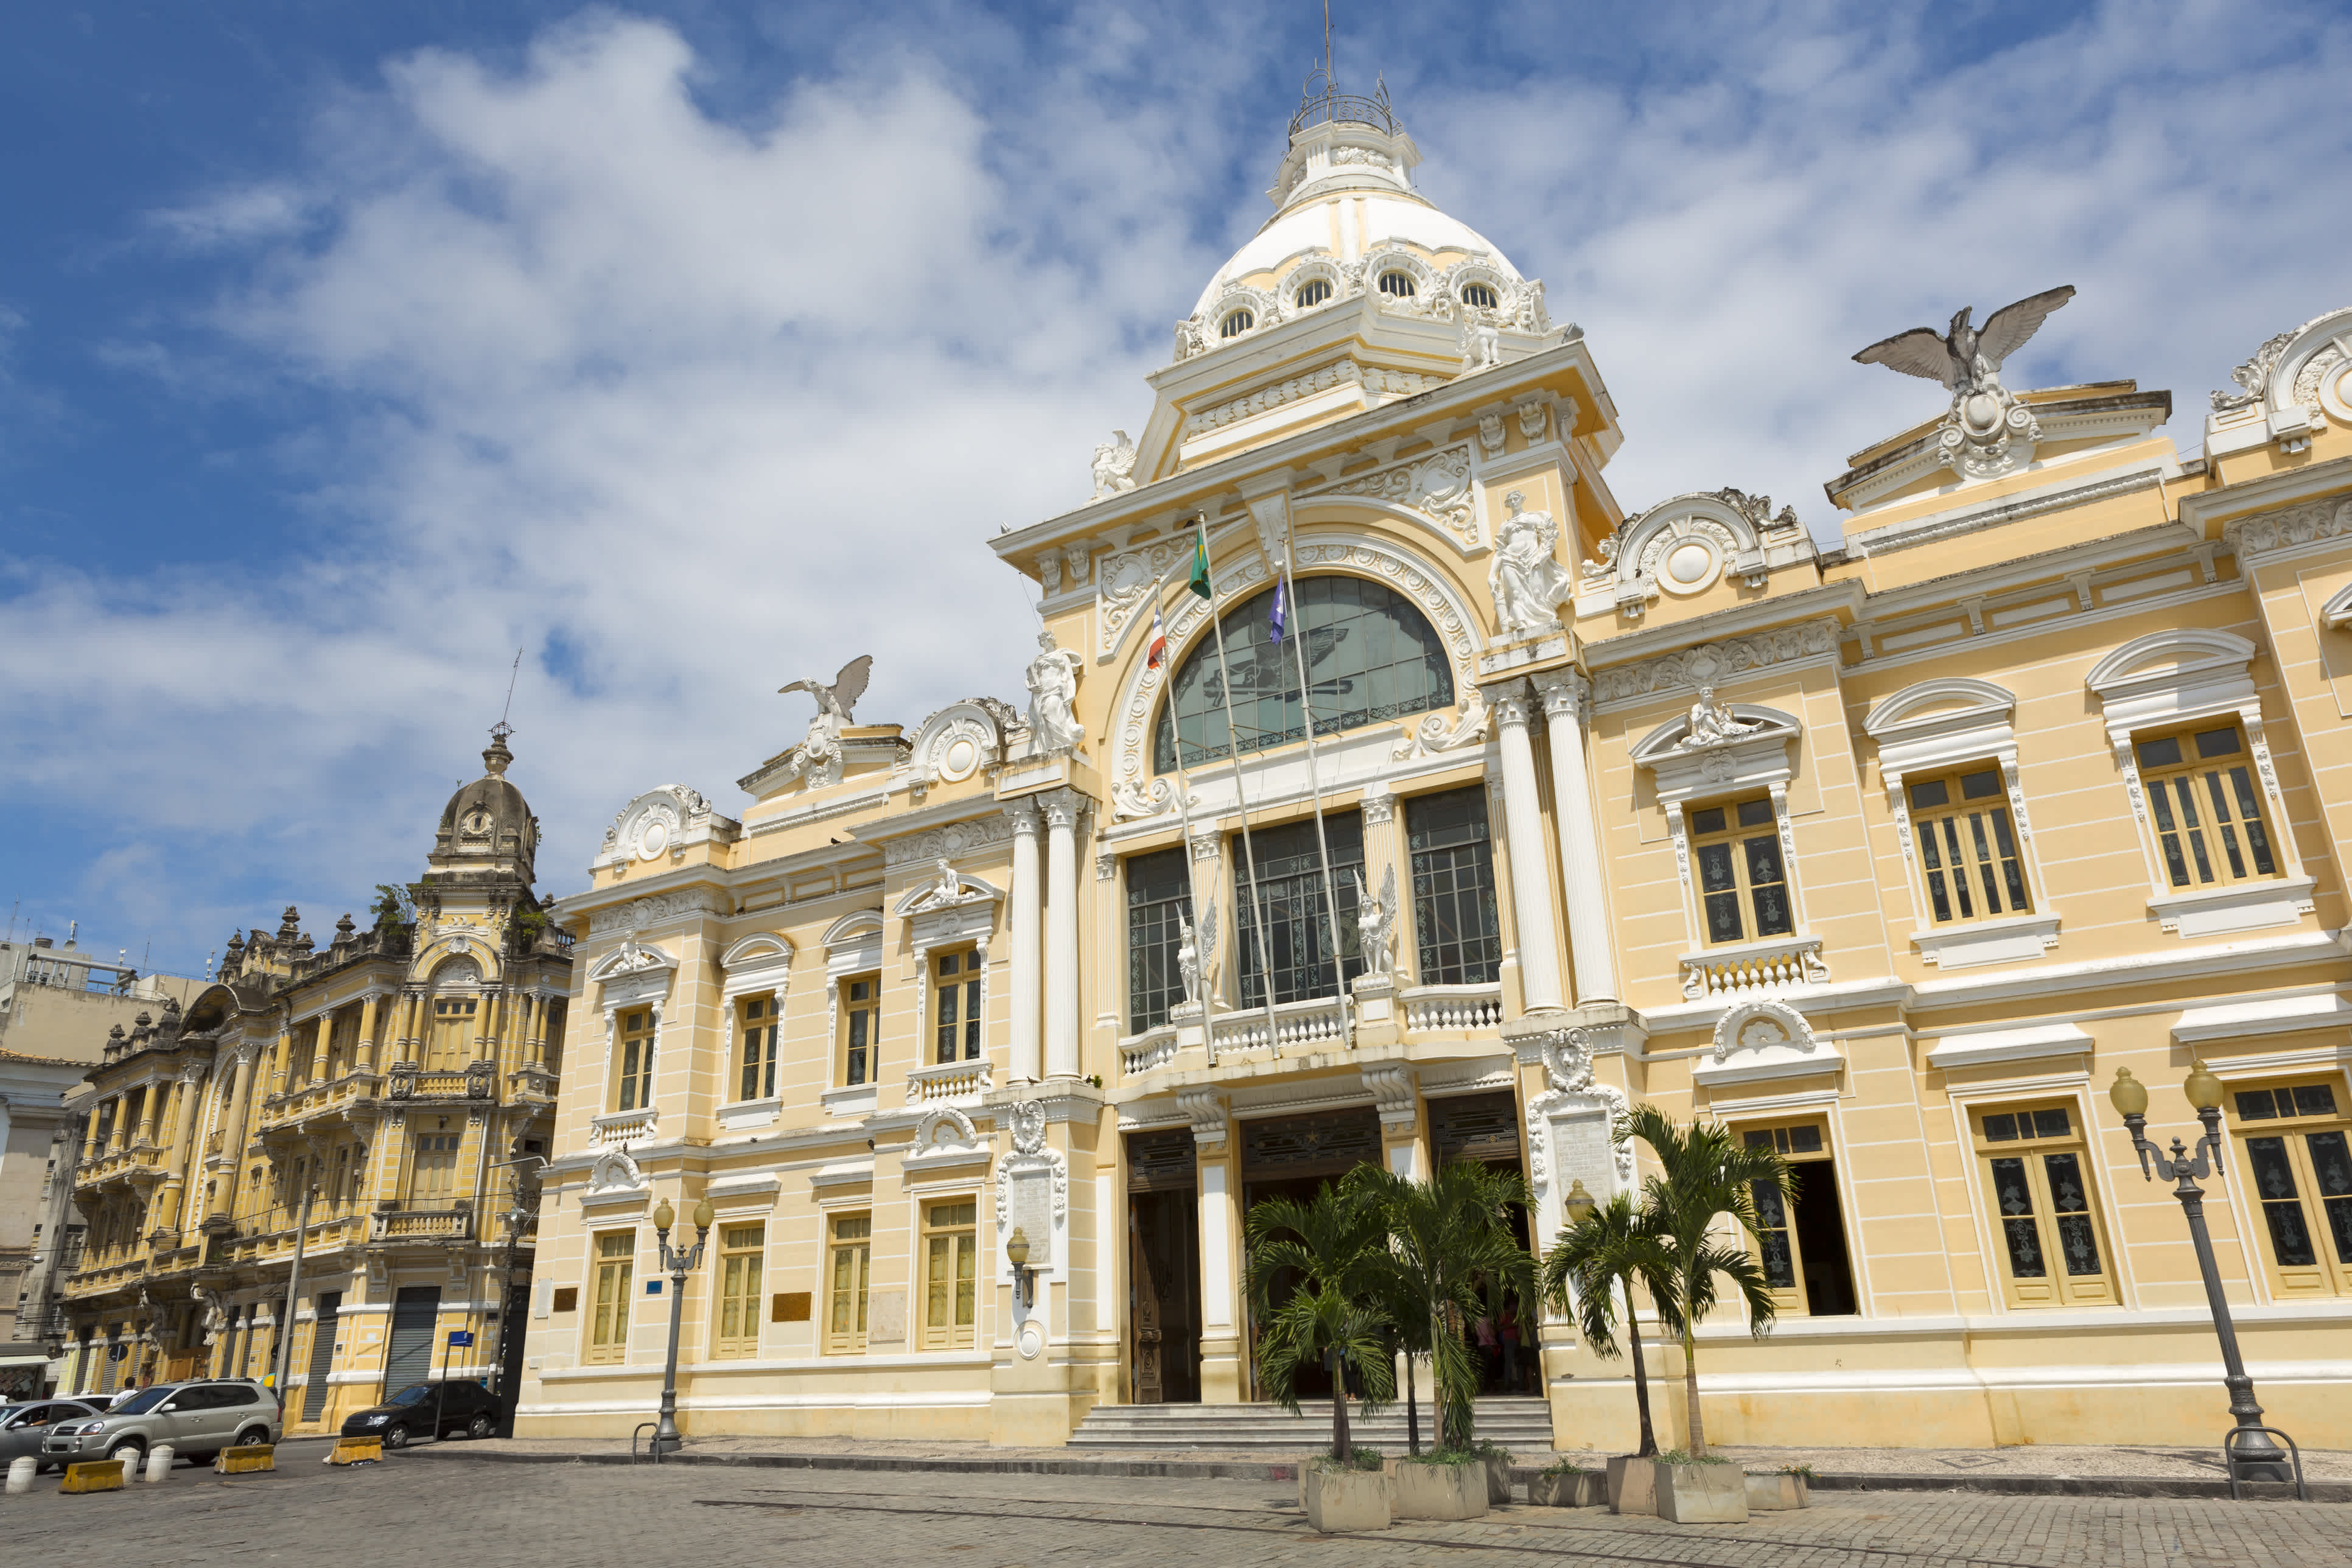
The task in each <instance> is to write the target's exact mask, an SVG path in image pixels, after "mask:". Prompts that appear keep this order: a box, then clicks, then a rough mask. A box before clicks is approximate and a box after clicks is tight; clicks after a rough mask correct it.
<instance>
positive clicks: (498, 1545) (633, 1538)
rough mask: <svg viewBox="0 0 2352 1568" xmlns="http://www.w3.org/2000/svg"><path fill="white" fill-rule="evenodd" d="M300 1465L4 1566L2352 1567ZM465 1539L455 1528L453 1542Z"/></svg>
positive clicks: (2121, 1524)
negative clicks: (314, 1557) (358, 1556)
mask: <svg viewBox="0 0 2352 1568" xmlns="http://www.w3.org/2000/svg"><path fill="white" fill-rule="evenodd" d="M317 1451H318V1450H316V1449H314V1448H312V1447H310V1446H309V1445H293V1446H289V1447H285V1448H283V1449H281V1450H280V1451H279V1452H280V1458H281V1461H282V1463H283V1468H280V1469H279V1470H278V1472H277V1473H275V1474H274V1475H267V1476H255V1477H239V1478H236V1479H234V1480H224V1479H217V1478H215V1477H214V1476H213V1475H211V1474H210V1473H209V1472H205V1471H198V1470H192V1469H182V1470H179V1471H177V1472H176V1473H175V1474H174V1475H173V1479H171V1480H170V1481H168V1482H165V1483H164V1484H163V1485H160V1486H141V1487H135V1488H133V1489H130V1490H128V1491H124V1492H120V1493H110V1494H101V1495H97V1496H90V1497H65V1496H62V1495H60V1494H59V1493H58V1490H57V1489H56V1486H55V1484H54V1483H53V1482H49V1481H47V1480H45V1481H44V1482H43V1483H42V1485H41V1486H40V1488H39V1489H38V1490H37V1491H36V1492H35V1493H33V1494H32V1495H29V1496H25V1497H12V1498H8V1499H6V1500H5V1506H0V1530H5V1532H6V1536H7V1539H8V1541H9V1542H10V1546H11V1552H12V1556H13V1557H14V1558H15V1559H16V1560H17V1561H22V1562H28V1563H29V1562H42V1561H54V1560H56V1559H57V1557H58V1555H59V1554H61V1553H65V1552H71V1553H73V1554H74V1555H75V1556H77V1557H79V1558H85V1559H87V1558H93V1557H95V1558H99V1559H104V1560H112V1561H120V1562H131V1563H153V1564H158V1565H162V1564H173V1563H213V1562H218V1561H221V1560H222V1559H223V1556H224V1554H225V1553H228V1552H237V1553H240V1554H250V1556H251V1557H252V1558H253V1559H255V1560H260V1559H264V1558H268V1559H272V1560H274V1559H275V1558H276V1557H278V1556H281V1555H286V1554H289V1553H291V1552H295V1551H297V1550H299V1547H297V1545H296V1544H295V1543H297V1542H304V1541H309V1540H312V1539H315V1538H314V1537H312V1536H311V1535H310V1533H309V1531H308V1526H309V1525H310V1524H311V1523H313V1522H316V1521H323V1520H327V1519H330V1518H331V1519H332V1520H333V1521H335V1525H336V1528H337V1530H338V1531H344V1532H351V1533H352V1534H355V1535H356V1536H358V1537H359V1538H362V1539H365V1538H368V1537H370V1536H371V1535H375V1532H378V1531H382V1532H385V1533H384V1534H383V1535H375V1538H376V1539H379V1540H382V1539H389V1538H391V1536H392V1533H393V1532H397V1534H398V1536H399V1537H400V1538H402V1539H406V1540H410V1541H413V1542H416V1543H417V1544H419V1545H422V1544H424V1541H425V1538H426V1537H425V1532H423V1531H419V1529H418V1524H419V1521H425V1520H434V1519H438V1520H444V1521H453V1525H454V1529H453V1530H452V1531H451V1532H450V1533H448V1534H446V1535H444V1534H442V1533H441V1532H440V1531H438V1530H437V1529H436V1530H434V1531H432V1534H433V1535H434V1536H435V1537H437V1538H438V1539H437V1540H436V1543H435V1544H434V1545H433V1546H432V1547H431V1548H430V1550H432V1551H433V1552H435V1553H436V1555H437V1554H442V1553H456V1554H457V1555H460V1556H463V1557H467V1558H478V1557H488V1558H492V1559H496V1560H499V1561H507V1562H518V1563H565V1564H567V1568H597V1565H601V1564H606V1563H610V1564H615V1565H623V1564H625V1565H631V1568H634V1565H635V1564H639V1563H677V1562H686V1563H692V1562H704V1561H712V1560H733V1561H748V1560H751V1557H752V1554H754V1553H760V1554H766V1555H770V1556H773V1557H777V1558H780V1559H782V1560H790V1561H852V1562H855V1561H876V1560H880V1559H882V1558H883V1555H884V1554H886V1553H887V1560H889V1561H898V1562H906V1561H916V1562H927V1563H939V1564H943V1565H945V1564H952V1565H957V1568H1016V1565H1031V1568H1036V1565H1042V1564H1045V1563H1071V1564H1080V1563H1171V1562H1176V1563H1202V1564H1213V1563H1215V1564H1221V1563H1234V1564H1244V1563H1245V1564H1257V1563H1349V1564H1354V1563H1363V1564H1370V1565H1376V1568H1384V1565H1386V1564H1390V1563H1449V1564H1471V1563H1497V1564H1501V1563H1533V1562H1538V1561H1541V1562H1554V1563H1571V1564H1572V1563H1628V1564H1648V1563H1673V1564H1686V1565H1689V1568H1846V1565H1849V1564H1851V1565H1853V1568H1864V1565H1867V1568H2058V1565H2060V1564H2080V1563H2092V1564H2098V1565H2100V1568H2143V1565H2146V1568H2158V1565H2163V1568H2176V1565H2178V1568H2186V1565H2189V1564H2202V1563H2242V1564H2250V1565H2263V1568H2269V1565H2278V1568H2304V1565H2306V1564H2308V1565H2311V1568H2325V1565H2335V1564H2341V1563H2346V1562H2347V1561H2352V1509H2347V1508H2345V1507H2343V1506H2341V1505H2330V1504H2297V1503H2280V1502H2261V1503H2252V1502H2249V1503H2230V1502H2222V1501H2204V1500H2150V1499H2097V1498H2005V1497H1990V1496H1985V1495H1982V1494H1973V1493H1962V1492H1909V1493H1899V1492H1843V1493H1817V1494H1816V1495H1815V1498H1814V1505H1813V1506H1812V1507H1811V1508H1809V1509H1807V1510H1804V1511H1802V1512H1798V1513H1786V1514H1772V1515H1758V1516H1757V1517H1755V1518H1754V1519H1751V1520H1750V1521H1748V1523H1746V1524H1744V1525H1705V1526H1679V1525H1674V1524H1668V1523H1665V1522H1664V1521H1659V1520H1655V1519H1639V1518H1631V1517H1619V1516H1616V1515H1612V1514H1611V1513H1609V1512H1608V1511H1606V1510H1594V1509H1580V1510H1566V1509H1549V1508H1530V1507H1528V1506H1525V1505H1523V1504H1520V1505H1513V1506H1509V1507H1503V1508H1497V1509H1496V1510H1494V1511H1493V1512H1492V1513H1490V1514H1488V1515H1487V1516H1486V1518H1485V1519H1483V1520H1478V1521H1473V1522H1469V1523H1462V1524H1427V1523H1418V1524H1406V1525H1400V1526H1398V1527H1396V1528H1395V1529H1393V1530H1391V1531H1388V1532H1386V1533H1385V1534H1381V1535H1360V1536H1329V1537H1326V1536H1318V1535H1316V1534H1314V1533H1313V1532H1312V1531H1310V1530H1309V1529H1308V1528H1307V1521H1306V1518H1305V1516H1304V1515H1303V1514H1302V1513H1301V1512H1300V1510H1299V1509H1298V1507H1297V1499H1296V1495H1295V1492H1294V1490H1293V1488H1292V1486H1291V1484H1290V1483H1288V1482H1285V1481H1269V1480H1171V1479H1150V1480H1143V1479H1102V1478H1093V1477H1080V1476H1063V1475H944V1474H938V1475H934V1474H915V1475H909V1474H904V1473H900V1474H877V1473H871V1472H860V1471H801V1470H786V1469H772V1468H740V1469H738V1468H731V1467H721V1466H680V1467H671V1468H663V1469H659V1470H656V1469H654V1468H625V1467H617V1466H602V1465H506V1464H489V1463H484V1462H480V1461H469V1460H467V1459H466V1458H464V1457H463V1456H462V1455H458V1454H445V1455H436V1454H433V1453H430V1452H429V1451H428V1452H424V1453H418V1454H414V1455H409V1456H404V1457H401V1458H396V1459H394V1460H391V1461H388V1462H386V1463H384V1464H381V1465H375V1466H368V1467H362V1468H357V1469H351V1470H342V1469H329V1468H326V1467H325V1466H323V1465H320V1464H319V1463H318V1462H316V1459H315V1458H314V1456H315V1454H316V1453H317ZM457 1521H463V1522H457Z"/></svg>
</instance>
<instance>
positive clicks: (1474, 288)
mask: <svg viewBox="0 0 2352 1568" xmlns="http://www.w3.org/2000/svg"><path fill="white" fill-rule="evenodd" d="M1462 302H1463V303H1464V304H1465V305H1475V306H1477V307H1478V309H1480V310H1493V309H1494V308H1495V305H1496V299H1495V291H1494V289H1490V288H1488V287H1487V286H1486V284H1484V283H1465V284H1464V285H1462Z"/></svg>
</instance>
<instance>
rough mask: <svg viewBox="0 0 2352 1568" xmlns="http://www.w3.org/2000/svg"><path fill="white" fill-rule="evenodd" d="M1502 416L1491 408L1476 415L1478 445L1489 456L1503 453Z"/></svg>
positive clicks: (1494, 456)
mask: <svg viewBox="0 0 2352 1568" xmlns="http://www.w3.org/2000/svg"><path fill="white" fill-rule="evenodd" d="M1503 439H1504V437H1503V416H1501V415H1500V414H1497V413H1496V412H1495V411H1494V410H1493V409H1488V410H1487V411H1486V413H1484V414H1481V415H1480V416H1478V447H1479V449H1480V450H1481V451H1483V452H1485V453H1486V456H1488V457H1489V458H1499V457H1501V456H1502V455H1503Z"/></svg>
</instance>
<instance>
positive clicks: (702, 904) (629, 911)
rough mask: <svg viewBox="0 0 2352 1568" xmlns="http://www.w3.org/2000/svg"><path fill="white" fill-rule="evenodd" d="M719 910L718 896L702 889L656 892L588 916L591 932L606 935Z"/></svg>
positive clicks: (641, 928) (637, 929)
mask: <svg viewBox="0 0 2352 1568" xmlns="http://www.w3.org/2000/svg"><path fill="white" fill-rule="evenodd" d="M718 912H719V903H718V900H717V896H716V895H714V894H712V893H709V892H706V891H703V890H702V889H688V890H686V891H684V892H677V893H656V894H654V895H653V896H652V897H650V898H644V899H632V900H629V901H628V902H627V903H625V904H615V905H614V906H613V907H612V908H610V909H604V910H597V911H596V912H595V913H593V914H592V915H590V916H589V917H588V934H589V935H590V936H603V935H605V934H607V933H608V932H612V931H644V930H646V928H647V927H649V926H657V925H662V924H665V923H667V922H668V921H677V920H688V919H691V918H692V917H694V916H696V915H699V914H704V913H711V914H716V913H718Z"/></svg>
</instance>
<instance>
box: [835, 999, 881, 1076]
mask: <svg viewBox="0 0 2352 1568" xmlns="http://www.w3.org/2000/svg"><path fill="white" fill-rule="evenodd" d="M881 1044H882V977H881V976H880V975H879V974H864V975H860V976H858V977H857V978H856V979H855V980H845V981H843V982H842V983H841V1081H842V1083H843V1084H844V1085H845V1086H855V1085H857V1084H861V1083H871V1082H873V1081H874V1080H875V1079H876V1077H877V1074H878V1070H879V1068H880V1067H881V1062H880V1061H879V1059H878V1058H879V1057H880V1055H881Z"/></svg>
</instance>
